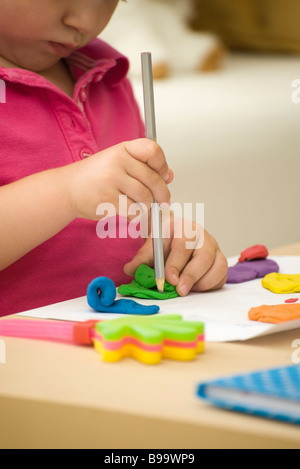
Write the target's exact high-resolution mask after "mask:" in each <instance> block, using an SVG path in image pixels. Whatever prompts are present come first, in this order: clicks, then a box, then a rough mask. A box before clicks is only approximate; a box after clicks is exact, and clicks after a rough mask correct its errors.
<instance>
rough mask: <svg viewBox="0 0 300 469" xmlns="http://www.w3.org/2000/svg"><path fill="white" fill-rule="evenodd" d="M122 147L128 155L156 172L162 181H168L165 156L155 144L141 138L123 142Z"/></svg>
mask: <svg viewBox="0 0 300 469" xmlns="http://www.w3.org/2000/svg"><path fill="white" fill-rule="evenodd" d="M124 147H125V150H126V152H127V153H128V154H129V155H131V156H132V157H133V158H135V159H137V160H139V161H141V162H142V163H146V164H147V165H148V166H149V167H150V168H152V169H153V170H154V171H156V172H157V173H158V174H159V175H160V176H161V177H162V178H163V179H164V181H169V180H170V171H169V166H168V164H167V161H166V157H165V154H164V152H163V150H162V149H161V147H160V146H159V145H158V144H157V143H156V142H153V141H152V140H149V139H147V138H142V139H138V140H132V141H130V142H125V143H124Z"/></svg>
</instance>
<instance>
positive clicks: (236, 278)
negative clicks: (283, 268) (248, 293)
mask: <svg viewBox="0 0 300 469" xmlns="http://www.w3.org/2000/svg"><path fill="white" fill-rule="evenodd" d="M278 271H279V265H278V264H277V263H276V262H275V261H273V260H271V259H263V260H256V261H250V262H249V261H247V262H243V263H241V262H238V263H237V264H236V265H234V266H233V267H229V269H228V274H227V282H226V283H243V282H248V281H249V280H254V279H256V278H262V277H264V276H265V275H266V274H269V273H270V272H278Z"/></svg>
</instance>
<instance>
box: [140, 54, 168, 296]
mask: <svg viewBox="0 0 300 469" xmlns="http://www.w3.org/2000/svg"><path fill="white" fill-rule="evenodd" d="M142 75H143V89H144V107H145V125H146V136H147V138H149V139H151V140H154V141H155V142H156V122H155V106H154V91H153V71H152V56H151V53H149V52H143V53H142ZM151 229H152V240H153V253H154V270H155V281H156V286H157V289H158V291H159V292H161V293H162V292H163V291H164V286H165V262H164V249H163V238H162V213H161V208H160V206H159V204H158V203H157V202H156V201H154V203H153V204H152V207H151Z"/></svg>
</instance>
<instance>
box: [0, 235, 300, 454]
mask: <svg viewBox="0 0 300 469" xmlns="http://www.w3.org/2000/svg"><path fill="white" fill-rule="evenodd" d="M272 254H276V255H279V254H291V255H300V244H297V245H294V246H289V247H286V248H282V249H279V250H273V251H272ZM2 320H5V319H2ZM295 339H300V329H298V330H293V331H289V332H284V333H280V334H275V335H272V336H267V337H261V338H256V339H253V340H250V341H247V342H245V343H240V342H239V343H226V344H222V343H208V344H207V346H206V352H205V354H204V355H203V356H200V357H199V358H198V359H197V360H196V361H195V362H192V363H178V362H172V361H164V362H163V363H162V364H161V365H158V366H154V367H147V366H144V365H141V364H140V363H138V362H136V361H134V360H130V359H128V360H126V361H125V362H124V361H123V362H122V363H116V364H105V363H102V362H101V361H100V359H99V356H98V354H97V353H96V352H95V351H94V349H92V348H88V347H87V348H85V347H75V346H74V347H72V346H69V345H64V344H57V343H48V342H41V341H31V340H26V339H12V338H5V344H6V351H7V358H6V364H0V416H1V418H0V447H1V448H106V449H117V448H118V449H126V448H128V449H138V448H144V449H162V448H168V449H180V448H181V449H195V448H196V449H200V448H300V427H297V426H292V425H289V424H284V423H279V422H273V421H269V420H265V419H260V418H257V417H251V416H246V415H242V414H237V413H233V412H229V411H225V410H220V409H217V408H214V407H210V406H209V405H207V404H206V403H204V402H202V401H200V400H198V399H197V398H196V395H195V389H196V386H197V383H198V382H199V381H201V380H204V379H207V378H213V377H217V376H220V375H224V374H227V373H228V374H230V373H238V372H244V371H252V370H253V369H257V368H265V367H272V366H280V365H288V364H291V363H292V360H291V354H292V352H293V350H294V349H292V347H291V344H292V342H293V341H294V340H295ZM108 453H109V452H108Z"/></svg>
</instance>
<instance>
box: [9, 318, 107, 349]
mask: <svg viewBox="0 0 300 469" xmlns="http://www.w3.org/2000/svg"><path fill="white" fill-rule="evenodd" d="M99 322H101V321H99V320H98V321H86V322H83V323H77V322H65V321H35V320H28V319H4V320H2V321H0V336H3V337H21V338H26V339H40V340H53V341H58V342H68V343H70V344H78V345H80V344H81V345H92V344H93V331H94V326H95V325H96V324H98V323H99Z"/></svg>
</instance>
